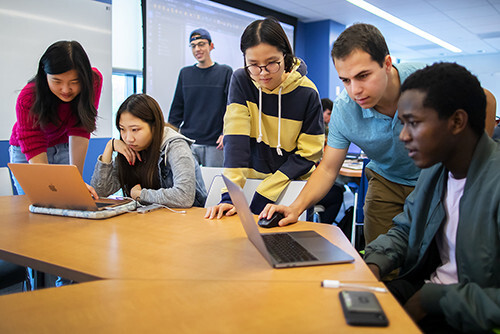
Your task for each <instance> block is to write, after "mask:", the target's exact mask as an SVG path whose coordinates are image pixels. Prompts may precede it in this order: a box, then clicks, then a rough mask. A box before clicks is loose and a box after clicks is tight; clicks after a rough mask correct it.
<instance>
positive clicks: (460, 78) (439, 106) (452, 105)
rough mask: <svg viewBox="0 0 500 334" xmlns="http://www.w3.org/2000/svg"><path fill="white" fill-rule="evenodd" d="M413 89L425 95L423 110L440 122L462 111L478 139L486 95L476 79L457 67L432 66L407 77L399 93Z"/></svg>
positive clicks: (445, 64) (454, 65) (452, 65)
mask: <svg viewBox="0 0 500 334" xmlns="http://www.w3.org/2000/svg"><path fill="white" fill-rule="evenodd" d="M410 89H416V90H418V91H421V92H424V93H426V97H425V99H424V101H423V106H424V107H426V108H432V109H434V110H436V111H437V113H438V115H439V118H440V119H446V118H449V117H450V116H451V115H452V114H453V113H454V112H455V111H456V110H458V109H463V110H465V111H466V112H467V115H468V117H469V125H470V127H471V128H472V130H473V131H474V132H475V133H476V134H478V135H481V134H482V133H483V132H484V122H485V118H486V95H485V93H484V90H483V88H481V84H480V83H479V80H478V79H477V77H476V76H474V75H473V74H472V73H470V72H469V71H468V70H467V69H466V68H465V67H463V66H460V65H458V64H456V63H444V62H443V63H434V64H433V65H430V66H427V67H425V68H423V69H421V70H418V71H416V72H415V73H413V74H412V75H410V76H409V77H408V78H407V79H406V80H405V82H404V83H403V84H402V85H401V92H404V91H406V90H410Z"/></svg>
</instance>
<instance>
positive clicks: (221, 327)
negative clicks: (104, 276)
mask: <svg viewBox="0 0 500 334" xmlns="http://www.w3.org/2000/svg"><path fill="white" fill-rule="evenodd" d="M370 285H379V286H381V285H382V284H381V283H373V284H370ZM338 293H339V290H338V289H325V288H321V287H320V286H319V283H317V282H316V283H311V282H249V281H238V282H235V281H175V280H174V281H155V280H149V281H145V280H143V281H126V280H125V281H112V280H109V281H97V282H91V283H82V284H75V285H72V286H65V287H61V288H52V289H45V290H39V291H35V292H31V293H18V294H13V295H7V296H2V297H0V314H1V315H2V316H1V318H2V320H1V321H0V332H1V333H4V334H7V333H156V332H169V333H368V334H369V333H405V334H411V333H420V332H419V330H418V328H417V327H416V326H415V325H414V324H413V322H412V321H411V319H410V318H409V317H408V316H407V315H406V313H405V312H404V311H403V309H402V308H401V307H400V306H399V304H398V303H397V302H396V300H395V299H394V298H393V297H392V296H391V295H390V294H388V293H376V296H377V298H378V300H379V302H380V304H381V305H382V308H383V309H384V311H385V313H386V315H387V317H388V319H389V327H381V328H375V327H352V326H349V325H347V324H346V322H345V320H344V316H343V313H342V308H341V306H340V302H339V298H338ZM33 310H36V312H35V311H33Z"/></svg>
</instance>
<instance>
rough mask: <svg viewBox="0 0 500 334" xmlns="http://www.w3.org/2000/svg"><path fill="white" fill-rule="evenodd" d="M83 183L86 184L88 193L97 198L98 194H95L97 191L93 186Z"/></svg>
mask: <svg viewBox="0 0 500 334" xmlns="http://www.w3.org/2000/svg"><path fill="white" fill-rule="evenodd" d="M85 185H86V186H87V189H88V190H89V193H90V194H91V195H92V197H94V199H99V196H98V195H97V192H96V191H95V189H94V187H92V186H91V185H89V184H87V183H85Z"/></svg>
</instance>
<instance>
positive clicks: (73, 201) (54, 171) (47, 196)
mask: <svg viewBox="0 0 500 334" xmlns="http://www.w3.org/2000/svg"><path fill="white" fill-rule="evenodd" d="M8 166H9V168H10V170H11V171H12V173H13V174H14V176H15V177H16V179H17V181H18V182H19V184H20V185H21V187H22V188H23V190H24V192H25V193H26V195H27V196H28V198H29V199H30V202H31V203H32V205H31V206H30V211H32V212H37V213H47V214H55V215H65V216H77V217H82V218H106V217H109V216H113V215H116V214H119V213H123V212H125V211H128V210H130V208H131V207H132V206H130V205H129V204H130V203H132V204H134V205H135V203H133V202H134V201H132V200H130V199H124V200H114V199H108V198H99V199H98V200H94V198H93V197H92V196H91V195H90V193H89V191H88V189H87V187H86V186H85V183H84V182H83V179H82V176H81V175H80V172H79V171H78V168H77V167H76V166H74V165H50V164H15V163H9V164H8ZM125 207H126V208H125ZM36 208H45V209H51V210H35V209H36ZM134 208H135V207H134ZM62 210H64V211H62ZM71 210H73V211H75V212H71ZM76 211H85V212H87V213H86V214H81V213H78V212H76ZM104 211H105V213H104ZM89 212H102V213H100V214H96V215H92V214H89Z"/></svg>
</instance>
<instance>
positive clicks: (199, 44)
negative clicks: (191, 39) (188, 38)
mask: <svg viewBox="0 0 500 334" xmlns="http://www.w3.org/2000/svg"><path fill="white" fill-rule="evenodd" d="M205 45H207V42H199V43H192V44H189V47H190V48H191V49H196V47H197V46H199V47H200V48H202V47H204V46H205Z"/></svg>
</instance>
